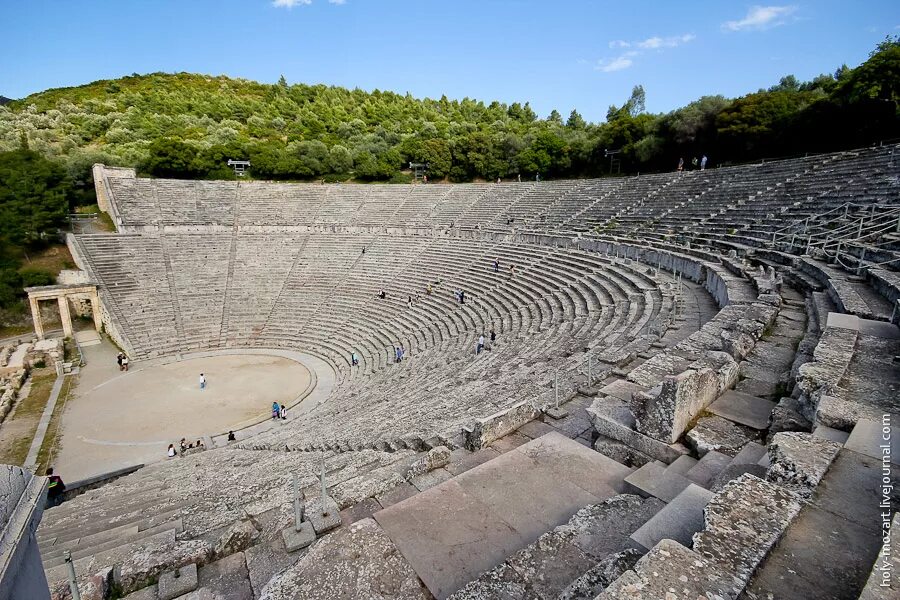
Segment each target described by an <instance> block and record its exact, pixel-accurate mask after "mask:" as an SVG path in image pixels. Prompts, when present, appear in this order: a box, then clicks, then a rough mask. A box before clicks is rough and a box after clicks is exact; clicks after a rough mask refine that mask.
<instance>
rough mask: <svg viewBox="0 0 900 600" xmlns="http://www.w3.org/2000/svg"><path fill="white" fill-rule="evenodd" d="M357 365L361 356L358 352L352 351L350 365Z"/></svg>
mask: <svg viewBox="0 0 900 600" xmlns="http://www.w3.org/2000/svg"><path fill="white" fill-rule="evenodd" d="M357 365H359V357H358V356H356V352H351V353H350V366H351V367H355V366H357Z"/></svg>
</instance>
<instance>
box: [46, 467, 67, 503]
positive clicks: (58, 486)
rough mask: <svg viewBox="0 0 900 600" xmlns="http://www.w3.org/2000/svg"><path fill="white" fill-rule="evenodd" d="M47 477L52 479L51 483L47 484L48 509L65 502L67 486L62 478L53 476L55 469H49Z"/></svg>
mask: <svg viewBox="0 0 900 600" xmlns="http://www.w3.org/2000/svg"><path fill="white" fill-rule="evenodd" d="M47 477H48V478H49V479H50V483H48V484H47V507H48V508H50V507H52V506H59V505H60V504H62V501H63V492H65V491H66V484H65V483H63V480H62V477H60V476H59V475H54V474H53V467H49V468H48V469H47Z"/></svg>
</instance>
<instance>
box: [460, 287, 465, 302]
mask: <svg viewBox="0 0 900 600" xmlns="http://www.w3.org/2000/svg"><path fill="white" fill-rule="evenodd" d="M459 303H460V304H465V303H466V292H465V291H464V290H459Z"/></svg>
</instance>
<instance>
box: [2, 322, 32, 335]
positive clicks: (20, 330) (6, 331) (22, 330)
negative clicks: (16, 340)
mask: <svg viewBox="0 0 900 600" xmlns="http://www.w3.org/2000/svg"><path fill="white" fill-rule="evenodd" d="M32 331H34V328H33V327H31V326H30V325H4V326H3V327H0V338H8V337H13V336H17V335H25V334H26V333H29V332H32Z"/></svg>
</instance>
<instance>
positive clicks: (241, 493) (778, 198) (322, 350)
mask: <svg viewBox="0 0 900 600" xmlns="http://www.w3.org/2000/svg"><path fill="white" fill-rule="evenodd" d="M896 149H897V146H883V147H877V148H870V149H862V150H858V151H853V152H842V153H838V154H829V155H819V156H810V157H806V158H800V159H792V160H784V161H774V162H764V163H760V164H752V165H745V166H736V167H728V168H720V169H714V170H707V171H694V172H686V173H666V174H655V175H641V176H638V177H622V178H614V179H599V180H572V181H548V182H540V183H501V184H461V185H412V186H394V185H317V184H279V183H265V182H213V181H207V182H195V181H178V180H166V179H142V178H136V177H135V176H134V173H133V172H131V171H128V170H122V169H110V168H106V167H103V166H100V165H98V166H96V167H95V179H96V183H97V190H98V196H99V197H100V204H101V207H102V208H103V209H104V210H106V211H108V212H109V214H110V216H111V217H112V218H113V220H114V222H115V223H116V225H117V228H118V232H117V233H115V234H85V235H74V236H70V238H69V245H70V248H71V250H72V252H73V255H74V256H75V258H76V261H77V263H78V266H79V267H80V268H81V269H83V270H84V271H86V272H87V275H88V277H89V279H90V280H92V281H94V282H96V283H97V284H98V285H99V289H100V299H101V302H102V313H103V323H104V327H105V331H106V332H107V333H108V334H109V335H110V336H111V337H112V338H113V339H114V340H115V341H116V342H117V343H118V344H119V345H120V346H121V347H122V348H124V349H125V350H126V351H127V352H128V353H129V354H130V355H131V356H132V358H133V359H134V361H135V363H140V361H142V360H147V361H149V360H176V359H179V358H183V357H186V356H191V355H193V354H195V353H216V352H235V351H238V350H241V349H256V350H268V351H273V352H302V353H304V354H308V355H312V356H315V357H317V358H318V359H319V360H320V362H321V365H320V369H321V372H320V373H319V384H320V386H326V387H325V388H324V389H325V392H327V393H325V394H321V393H320V396H321V399H320V400H319V401H317V402H316V404H315V405H314V406H312V405H304V404H303V403H301V404H300V405H299V406H298V407H297V408H296V409H295V416H294V418H293V419H292V420H291V421H290V422H289V423H287V424H286V425H282V426H279V427H273V428H270V429H268V430H264V431H262V430H259V429H253V430H248V431H243V432H238V436H237V437H238V439H237V441H235V442H231V443H228V442H227V441H226V440H225V439H222V438H216V439H215V442H216V443H215V446H216V447H215V448H212V449H209V450H207V451H204V452H201V453H198V454H192V455H189V456H186V457H183V458H179V459H176V460H172V461H169V462H165V463H159V464H156V465H151V466H147V467H145V468H143V469H140V470H138V471H137V472H135V473H133V474H131V475H128V476H126V477H124V478H120V479H118V480H116V481H114V482H112V483H109V484H108V485H105V486H103V487H101V488H98V489H93V490H90V491H87V492H86V493H84V494H82V495H79V496H77V497H75V498H74V499H72V500H70V501H68V502H66V503H64V504H63V505H62V506H60V507H58V508H52V509H49V510H47V511H46V512H45V513H44V517H43V521H42V523H41V526H40V528H39V529H38V532H37V537H38V542H39V544H40V548H41V552H42V558H43V562H44V568H45V571H46V573H47V576H48V580H49V582H50V585H51V590H53V593H54V595H55V596H56V597H59V598H63V597H67V596H68V594H69V592H68V586H67V583H66V579H67V570H66V565H65V564H64V559H63V554H64V552H65V550H69V551H71V552H72V557H73V559H74V564H75V568H76V571H77V573H78V575H79V578H80V581H81V587H82V597H104V596H106V597H110V596H111V595H112V594H119V596H124V595H126V594H132V595H129V596H127V597H128V598H139V599H148V598H160V599H163V600H167V599H168V598H172V597H174V596H173V595H172V594H173V593H181V592H190V593H191V594H192V595H188V596H184V598H254V597H263V598H270V599H276V598H278V599H281V598H398V599H399V598H432V597H436V598H441V599H443V598H448V597H450V598H454V599H458V600H461V599H469V598H473V599H474V598H502V599H525V598H528V599H532V598H541V599H544V598H570V599H574V598H595V597H598V596H599V597H601V598H609V599H613V598H648V599H649V598H660V599H663V598H665V599H670V598H671V599H675V598H678V599H681V598H691V599H695V598H710V599H712V598H717V599H718V598H748V599H751V598H752V599H755V598H778V599H787V598H822V599H825V598H857V597H862V598H867V599H868V598H888V597H897V594H898V589H900V564H898V551H897V549H896V547H892V546H891V545H890V543H889V540H888V539H886V538H885V536H884V535H883V534H884V533H885V531H887V528H888V527H889V526H890V522H891V519H892V516H893V514H894V511H895V510H896V501H897V499H896V497H895V495H894V494H893V489H892V488H891V487H890V484H891V482H892V479H895V473H893V472H892V469H891V465H892V464H897V463H900V442H898V441H897V438H898V437H900V433H898V432H897V429H896V427H894V428H893V429H892V428H891V419H892V418H896V415H897V413H898V409H900V363H898V356H900V329H898V327H897V324H898V323H900V309H898V301H900V272H898V269H900V231H898V228H900V156H898V157H897V158H896V159H895V158H894V152H895V150H896ZM495 261H497V263H498V264H497V265H495ZM382 290H383V291H384V292H385V296H386V297H385V298H384V299H382V298H379V297H378V296H379V292H380V291H382ZM457 290H462V291H464V292H465V302H464V303H460V302H458V301H457V299H456V297H455V295H454V293H455V292H456V291H457ZM491 330H494V331H495V332H496V334H497V339H496V341H495V342H494V343H491V342H490V340H489V339H488V341H487V346H488V348H487V349H486V350H485V351H484V352H482V353H481V354H477V355H476V343H477V340H478V338H479V336H481V335H485V336H487V337H489V335H488V334H489V332H490V331H491ZM398 346H403V347H405V348H406V351H407V352H406V357H405V359H404V360H403V361H402V362H400V363H399V364H397V363H396V362H395V360H394V356H395V354H394V348H395V347H398ZM353 353H355V354H356V355H357V356H358V359H359V361H358V365H353V364H351V355H352V354H353ZM322 389H323V388H320V392H321V390H322ZM892 431H893V432H894V434H895V435H894V438H893V439H891V436H890V433H891V432H892ZM892 448H893V450H894V451H893V453H892V452H891V449H892ZM885 457H886V458H885ZM320 471H324V473H325V484H326V488H327V489H326V493H327V496H326V497H325V498H324V500H323V499H322V491H321V489H320V484H321V482H320V480H319V476H320ZM294 475H297V476H298V477H299V488H300V490H301V493H300V495H301V496H303V497H305V499H306V505H307V506H306V513H307V515H308V520H307V525H309V524H310V523H311V527H310V526H304V527H303V528H302V531H297V526H296V525H295V523H294V520H293V510H294V509H293V505H292V498H293V493H292V478H293V476H294ZM323 501H324V503H325V504H324V505H323V504H322V503H323ZM335 504H336V507H335V506H334V505H335ZM323 513H327V514H326V515H324V516H323ZM338 517H339V518H338ZM337 521H340V523H341V524H340V526H339V527H337V528H331V527H333V526H334V525H335V524H336V523H337ZM896 522H897V519H894V523H896ZM285 529H286V530H287V535H283V534H282V530H285ZM311 529H312V530H314V531H315V534H316V535H317V538H318V539H316V541H315V542H314V543H313V544H312V545H311V546H308V547H306V548H305V549H301V550H298V551H295V552H288V551H287V549H286V548H285V543H286V542H285V540H287V539H288V538H290V537H291V536H292V535H293V536H298V535H300V536H302V535H303V534H305V533H308V532H309V531H310V530H311ZM898 545H900V544H898ZM882 546H884V554H882ZM892 561H893V562H892ZM176 570H177V573H178V574H179V577H177V578H176V577H174V575H173V571H176ZM885 573H887V575H886V577H887V579H884V578H885ZM885 581H886V582H887V587H886V586H885V585H884V582H885ZM173 589H174V590H176V591H175V592H173V591H172V590H173ZM192 590H193V591H192ZM119 596H117V597H119Z"/></svg>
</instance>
